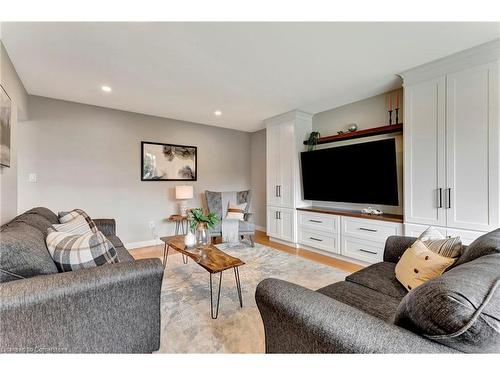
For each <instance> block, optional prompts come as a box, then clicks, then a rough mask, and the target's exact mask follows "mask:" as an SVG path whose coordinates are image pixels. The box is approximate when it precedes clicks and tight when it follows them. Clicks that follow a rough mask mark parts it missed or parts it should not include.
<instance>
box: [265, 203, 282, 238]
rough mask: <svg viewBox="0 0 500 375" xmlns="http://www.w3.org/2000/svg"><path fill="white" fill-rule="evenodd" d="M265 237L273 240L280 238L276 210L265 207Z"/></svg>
mask: <svg viewBox="0 0 500 375" xmlns="http://www.w3.org/2000/svg"><path fill="white" fill-rule="evenodd" d="M267 235H268V236H269V237H275V238H280V237H281V226H280V222H279V219H278V209H277V208H275V207H269V206H268V207H267Z"/></svg>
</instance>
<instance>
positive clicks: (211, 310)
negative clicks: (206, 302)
mask: <svg viewBox="0 0 500 375" xmlns="http://www.w3.org/2000/svg"><path fill="white" fill-rule="evenodd" d="M219 274H220V276H219V291H218V292H217V304H216V306H215V310H214V297H213V287H212V274H210V315H211V316H212V319H217V317H218V316H219V302H220V290H221V284H222V271H221V272H219Z"/></svg>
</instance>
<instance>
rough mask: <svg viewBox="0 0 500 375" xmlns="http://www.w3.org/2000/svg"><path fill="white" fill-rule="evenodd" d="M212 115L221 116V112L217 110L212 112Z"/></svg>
mask: <svg viewBox="0 0 500 375" xmlns="http://www.w3.org/2000/svg"><path fill="white" fill-rule="evenodd" d="M214 115H216V116H222V112H221V111H219V110H217V111H215V112H214Z"/></svg>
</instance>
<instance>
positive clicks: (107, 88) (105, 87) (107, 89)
mask: <svg viewBox="0 0 500 375" xmlns="http://www.w3.org/2000/svg"><path fill="white" fill-rule="evenodd" d="M101 90H102V91H104V92H111V87H109V86H102V87H101Z"/></svg>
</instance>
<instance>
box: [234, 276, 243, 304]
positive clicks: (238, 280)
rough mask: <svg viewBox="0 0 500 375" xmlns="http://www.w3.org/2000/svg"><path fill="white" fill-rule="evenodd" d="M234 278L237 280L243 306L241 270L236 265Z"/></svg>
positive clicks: (239, 296)
mask: <svg viewBox="0 0 500 375" xmlns="http://www.w3.org/2000/svg"><path fill="white" fill-rule="evenodd" d="M234 279H235V280H236V290H237V291H238V298H239V299H240V307H243V297H242V295H241V283H240V271H239V269H238V267H234Z"/></svg>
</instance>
